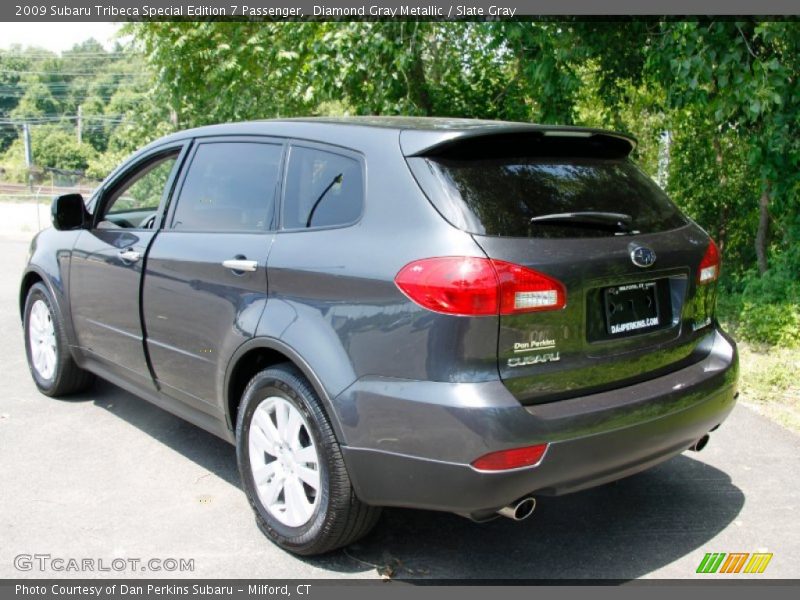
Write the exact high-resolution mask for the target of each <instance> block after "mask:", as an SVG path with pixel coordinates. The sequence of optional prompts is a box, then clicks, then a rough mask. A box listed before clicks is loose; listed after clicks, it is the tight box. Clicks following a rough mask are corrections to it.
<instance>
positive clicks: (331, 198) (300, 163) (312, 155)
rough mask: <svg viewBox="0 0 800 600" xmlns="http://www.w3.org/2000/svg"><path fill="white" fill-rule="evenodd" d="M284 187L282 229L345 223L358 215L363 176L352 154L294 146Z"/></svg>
mask: <svg viewBox="0 0 800 600" xmlns="http://www.w3.org/2000/svg"><path fill="white" fill-rule="evenodd" d="M284 187H285V192H284V199H283V228H284V229H307V228H309V227H334V226H340V225H348V224H350V223H354V222H355V221H357V220H358V218H359V217H360V216H361V210H362V207H363V205H364V179H363V176H362V173H361V163H360V162H359V161H358V160H355V159H354V158H350V157H347V156H343V155H341V154H336V153H333V152H327V151H325V150H320V149H317V148H306V147H303V146H293V147H292V149H291V151H290V152H289V166H288V169H287V172H286V183H285V186H284Z"/></svg>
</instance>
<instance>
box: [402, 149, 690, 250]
mask: <svg viewBox="0 0 800 600" xmlns="http://www.w3.org/2000/svg"><path fill="white" fill-rule="evenodd" d="M412 161H415V164H414V165H412V166H413V167H414V169H415V172H417V173H419V174H420V175H421V177H420V180H421V182H423V186H424V187H426V188H428V187H430V188H432V189H428V190H426V191H428V192H429V196H430V197H431V199H432V200H433V202H434V204H435V205H436V206H437V208H438V209H439V210H440V212H442V214H443V215H444V216H445V217H446V218H447V219H448V220H450V221H451V222H452V223H453V224H454V225H457V226H459V227H462V228H463V229H466V230H468V231H470V232H472V233H478V234H485V235H496V236H509V237H600V236H607V235H614V234H615V230H614V228H613V227H610V226H608V225H606V226H598V224H597V223H591V222H580V221H579V220H576V221H573V222H570V223H565V222H563V221H559V220H557V219H554V220H546V221H547V222H542V221H541V220H540V221H538V222H533V223H531V219H533V218H535V217H544V216H545V215H548V216H550V217H552V216H553V215H560V214H563V213H572V212H584V213H585V212H606V213H622V214H625V215H630V217H631V221H630V223H629V224H628V229H629V230H631V231H634V232H641V233H651V232H657V231H666V230H669V229H674V228H676V227H680V226H682V225H684V224H685V223H686V221H685V219H684V218H683V216H682V215H681V213H680V211H678V209H677V208H676V207H675V205H674V204H672V202H671V201H670V200H669V198H667V196H666V195H665V194H664V193H663V192H662V191H661V189H660V188H659V187H658V186H657V185H656V184H655V183H654V182H653V181H652V180H651V179H650V178H649V177H648V176H647V175H645V174H644V173H642V172H641V171H640V170H639V169H638V168H637V167H636V166H635V165H634V164H633V163H631V162H630V161H628V160H599V159H579V160H571V159H551V160H547V159H542V158H532V157H531V158H498V159H492V160H474V159H469V160H461V159H452V158H436V159H412ZM421 171H422V172H421ZM426 184H427V185H426Z"/></svg>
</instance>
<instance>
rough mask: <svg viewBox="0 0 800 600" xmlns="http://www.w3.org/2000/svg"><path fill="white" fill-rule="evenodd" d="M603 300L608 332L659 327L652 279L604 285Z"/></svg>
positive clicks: (625, 331)
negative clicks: (611, 285)
mask: <svg viewBox="0 0 800 600" xmlns="http://www.w3.org/2000/svg"><path fill="white" fill-rule="evenodd" d="M603 300H604V302H605V309H606V327H607V330H608V333H609V334H610V335H613V336H623V335H631V334H635V333H640V332H643V331H647V330H649V329H654V328H656V327H658V326H659V324H660V322H661V320H660V315H659V310H658V294H657V287H656V282H655V281H645V282H641V283H629V284H626V285H618V286H615V287H610V288H606V289H605V290H603Z"/></svg>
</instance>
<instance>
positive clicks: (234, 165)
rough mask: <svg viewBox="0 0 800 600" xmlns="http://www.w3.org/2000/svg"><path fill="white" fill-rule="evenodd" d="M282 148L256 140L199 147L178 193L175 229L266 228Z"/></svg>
mask: <svg viewBox="0 0 800 600" xmlns="http://www.w3.org/2000/svg"><path fill="white" fill-rule="evenodd" d="M282 154H283V147H282V146H280V145H278V144H267V143H260V142H212V143H205V144H201V145H200V146H198V148H197V151H196V152H195V154H194V158H193V159H192V162H191V165H190V166H189V171H188V173H187V174H186V179H185V181H184V183H183V186H182V188H181V191H180V195H179V196H178V201H177V206H176V208H175V215H174V217H173V219H172V228H173V229H176V230H178V231H244V232H248V231H266V230H268V229H270V228H271V226H272V218H273V210H274V206H275V190H276V188H277V184H278V174H279V172H280V164H281V157H282Z"/></svg>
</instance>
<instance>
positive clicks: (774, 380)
mask: <svg viewBox="0 0 800 600" xmlns="http://www.w3.org/2000/svg"><path fill="white" fill-rule="evenodd" d="M739 359H740V365H741V376H740V380H739V389H740V390H741V392H742V395H741V398H740V401H741V402H743V403H745V404H746V405H748V406H749V407H751V408H753V409H754V410H756V411H757V412H759V413H761V414H763V415H765V416H767V417H769V418H770V419H772V420H773V421H777V422H778V423H780V424H781V425H783V426H784V427H786V428H788V429H791V430H793V431H795V432H798V433H800V377H798V373H800V348H781V347H778V346H760V345H756V344H749V343H746V342H740V343H739Z"/></svg>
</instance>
